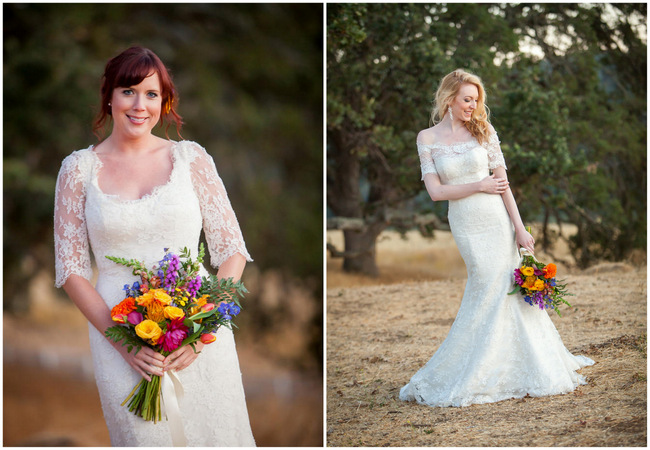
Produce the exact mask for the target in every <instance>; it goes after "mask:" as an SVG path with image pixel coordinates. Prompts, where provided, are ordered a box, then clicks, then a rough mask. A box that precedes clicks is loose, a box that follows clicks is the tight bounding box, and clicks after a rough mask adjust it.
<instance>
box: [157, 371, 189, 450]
mask: <svg viewBox="0 0 650 450" xmlns="http://www.w3.org/2000/svg"><path fill="white" fill-rule="evenodd" d="M160 390H161V394H162V403H163V408H164V412H165V414H166V415H167V420H168V424H169V432H170V433H171V435H172V444H173V445H174V447H186V446H187V439H186V438H185V432H184V431H183V420H182V419H181V409H180V407H179V405H178V402H179V401H180V400H181V399H182V398H183V394H184V390H183V385H182V384H181V380H179V379H178V377H177V376H176V374H175V373H174V371H169V372H165V374H164V375H163V376H162V379H161V380H160Z"/></svg>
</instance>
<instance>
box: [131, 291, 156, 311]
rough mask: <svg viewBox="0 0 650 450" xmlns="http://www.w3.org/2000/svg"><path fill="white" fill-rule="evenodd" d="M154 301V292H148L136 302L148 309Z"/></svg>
mask: <svg viewBox="0 0 650 450" xmlns="http://www.w3.org/2000/svg"><path fill="white" fill-rule="evenodd" d="M153 299H154V298H153V294H152V291H147V292H146V293H144V294H142V295H141V296H140V297H138V298H136V299H135V301H136V302H137V303H138V305H141V306H144V307H145V308H147V307H148V306H149V303H151V301H152V300H153Z"/></svg>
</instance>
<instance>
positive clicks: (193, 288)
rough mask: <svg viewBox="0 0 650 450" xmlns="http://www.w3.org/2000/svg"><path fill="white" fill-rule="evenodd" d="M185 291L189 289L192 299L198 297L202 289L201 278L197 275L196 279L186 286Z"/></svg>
mask: <svg viewBox="0 0 650 450" xmlns="http://www.w3.org/2000/svg"><path fill="white" fill-rule="evenodd" d="M185 289H187V293H188V294H189V295H190V297H196V294H197V293H198V292H199V289H201V276H200V275H197V276H196V278H194V279H192V280H190V281H189V282H188V283H187V285H186V286H185Z"/></svg>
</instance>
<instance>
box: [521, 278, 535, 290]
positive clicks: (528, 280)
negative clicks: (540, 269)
mask: <svg viewBox="0 0 650 450" xmlns="http://www.w3.org/2000/svg"><path fill="white" fill-rule="evenodd" d="M536 279H537V277H526V281H524V284H522V285H521V287H523V288H526V289H530V290H535V288H534V286H535V280H536Z"/></svg>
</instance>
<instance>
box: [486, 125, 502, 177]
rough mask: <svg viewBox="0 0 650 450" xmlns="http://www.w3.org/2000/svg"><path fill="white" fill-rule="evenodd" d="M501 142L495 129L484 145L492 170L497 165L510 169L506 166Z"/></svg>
mask: <svg viewBox="0 0 650 450" xmlns="http://www.w3.org/2000/svg"><path fill="white" fill-rule="evenodd" d="M500 143H501V142H500V141H499V136H497V133H496V131H493V132H492V134H490V137H489V139H488V140H487V142H485V143H484V144H483V147H485V149H486V150H487V154H488V168H489V169H490V170H493V169H496V168H497V167H503V168H504V169H508V167H506V160H505V159H504V158H503V153H502V152H501V146H500V145H499V144H500Z"/></svg>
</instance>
